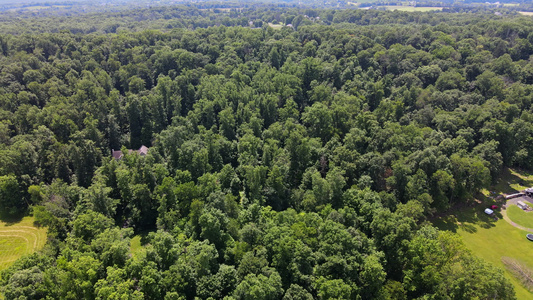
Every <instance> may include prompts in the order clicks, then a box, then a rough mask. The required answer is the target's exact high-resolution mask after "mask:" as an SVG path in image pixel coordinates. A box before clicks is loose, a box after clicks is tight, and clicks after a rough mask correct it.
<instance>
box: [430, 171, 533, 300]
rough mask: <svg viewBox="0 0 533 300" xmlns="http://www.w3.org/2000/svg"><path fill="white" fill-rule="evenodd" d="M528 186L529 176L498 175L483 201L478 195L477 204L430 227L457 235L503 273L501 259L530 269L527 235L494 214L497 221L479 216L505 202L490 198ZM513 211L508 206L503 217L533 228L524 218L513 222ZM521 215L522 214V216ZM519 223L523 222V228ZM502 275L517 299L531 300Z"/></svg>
mask: <svg viewBox="0 0 533 300" xmlns="http://www.w3.org/2000/svg"><path fill="white" fill-rule="evenodd" d="M531 186H533V175H531V174H527V173H525V172H518V171H517V170H512V169H506V170H504V171H503V172H502V175H501V180H499V182H498V183H497V184H496V185H494V186H492V187H491V188H489V190H485V191H484V194H485V195H486V196H487V197H483V196H481V195H480V196H479V197H478V198H482V199H478V200H479V203H476V205H471V206H466V207H462V208H456V210H455V211H452V212H450V213H449V215H448V216H446V217H442V218H439V219H436V220H434V222H433V223H434V225H435V226H437V227H439V228H440V229H442V230H450V231H453V232H455V233H457V234H459V235H460V236H461V237H462V238H463V241H464V243H465V244H466V246H467V247H468V248H469V249H470V250H472V251H473V252H474V254H476V255H477V256H479V257H481V258H483V259H485V260H486V261H487V262H489V263H491V264H493V265H495V266H498V267H500V268H501V269H503V270H505V266H504V265H503V263H502V261H501V258H502V257H504V256H507V257H511V258H514V259H517V260H519V261H521V262H523V263H525V264H526V265H527V266H528V267H529V268H531V269H533V255H532V253H533V242H530V241H529V240H527V239H526V234H527V233H528V232H526V231H523V230H520V229H518V228H515V227H513V226H512V225H510V224H509V223H507V221H505V220H504V219H503V218H502V215H501V214H500V213H499V211H498V210H497V211H496V215H497V216H498V220H494V219H492V218H491V217H489V216H487V215H486V214H484V212H483V211H484V209H485V208H487V207H488V206H490V205H492V204H496V205H498V206H501V204H502V201H503V202H504V201H505V200H500V202H497V201H496V200H493V199H492V198H495V195H498V194H502V193H507V194H510V193H516V192H517V191H519V190H522V189H524V188H525V187H531ZM488 196H490V197H492V198H490V197H488ZM513 207H514V208H516V209H518V210H520V209H519V208H518V207H516V206H514V205H510V206H509V207H508V208H507V216H508V217H509V218H510V219H511V220H513V221H514V222H516V223H518V224H520V225H522V226H524V227H530V228H533V225H531V226H528V224H530V223H528V222H530V221H527V222H526V221H524V220H525V219H524V218H521V217H518V218H517V217H516V216H515V215H514V214H513V213H514V211H513V210H514V208H513ZM518 213H520V212H518ZM522 213H523V214H525V212H522ZM529 216H530V217H531V219H533V212H531V213H530V215H529V214H528V217H529ZM515 219H516V220H515ZM520 222H524V224H521V223H520ZM532 224H533V223H532ZM505 274H506V276H507V277H508V278H509V279H510V280H511V282H512V283H513V285H514V287H515V291H516V296H517V299H533V293H530V292H529V291H528V290H526V289H525V288H524V287H523V286H522V285H521V284H520V282H519V281H518V280H517V279H516V278H514V276H513V275H511V273H509V272H507V270H505Z"/></svg>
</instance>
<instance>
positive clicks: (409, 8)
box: [384, 5, 442, 12]
mask: <svg viewBox="0 0 533 300" xmlns="http://www.w3.org/2000/svg"><path fill="white" fill-rule="evenodd" d="M384 7H386V8H387V10H398V11H408V12H415V11H421V12H424V11H434V10H442V7H430V6H427V7H426V6H421V7H414V6H396V5H391V6H384Z"/></svg>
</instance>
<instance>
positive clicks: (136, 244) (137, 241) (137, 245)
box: [130, 235, 143, 256]
mask: <svg viewBox="0 0 533 300" xmlns="http://www.w3.org/2000/svg"><path fill="white" fill-rule="evenodd" d="M142 249H143V246H142V244H141V236H140V235H136V236H134V237H133V238H131V241H130V252H131V255H133V256H135V254H137V253H139V251H141V250H142Z"/></svg>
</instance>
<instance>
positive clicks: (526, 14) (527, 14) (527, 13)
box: [519, 11, 533, 17]
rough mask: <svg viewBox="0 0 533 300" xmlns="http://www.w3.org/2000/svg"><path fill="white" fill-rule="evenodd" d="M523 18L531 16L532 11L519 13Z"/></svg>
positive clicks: (532, 14)
mask: <svg viewBox="0 0 533 300" xmlns="http://www.w3.org/2000/svg"><path fill="white" fill-rule="evenodd" d="M519 13H521V14H522V15H524V16H530V17H531V16H533V11H519Z"/></svg>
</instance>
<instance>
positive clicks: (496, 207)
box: [490, 205, 498, 210]
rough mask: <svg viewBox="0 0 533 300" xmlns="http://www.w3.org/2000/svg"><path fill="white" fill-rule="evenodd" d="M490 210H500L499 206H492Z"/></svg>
mask: <svg viewBox="0 0 533 300" xmlns="http://www.w3.org/2000/svg"><path fill="white" fill-rule="evenodd" d="M490 209H492V210H495V209H498V205H491V206H490Z"/></svg>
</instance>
